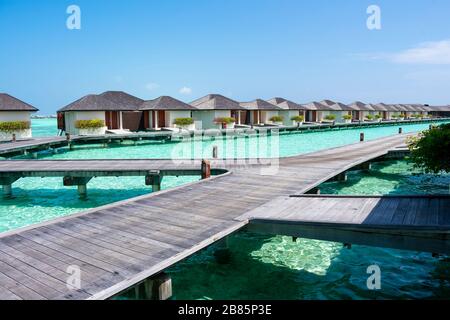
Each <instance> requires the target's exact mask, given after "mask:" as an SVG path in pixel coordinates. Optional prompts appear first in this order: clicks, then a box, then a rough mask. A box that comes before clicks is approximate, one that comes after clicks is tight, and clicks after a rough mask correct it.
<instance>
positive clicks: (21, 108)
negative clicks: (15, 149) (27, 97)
mask: <svg viewBox="0 0 450 320" xmlns="http://www.w3.org/2000/svg"><path fill="white" fill-rule="evenodd" d="M37 111H39V110H38V109H37V108H35V107H33V106H32V105H30V104H28V103H26V102H23V101H21V100H19V99H17V98H15V97H13V96H11V95H9V94H7V93H0V141H9V140H13V138H15V139H23V138H30V137H31V136H32V132H31V126H30V118H31V114H32V113H34V112H37Z"/></svg>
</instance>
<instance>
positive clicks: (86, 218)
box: [0, 136, 409, 298]
mask: <svg viewBox="0 0 450 320" xmlns="http://www.w3.org/2000/svg"><path fill="white" fill-rule="evenodd" d="M404 137H405V136H395V137H389V138H384V139H381V140H378V141H371V142H367V143H358V144H354V145H350V146H345V147H341V148H334V149H331V150H326V151H321V152H316V153H314V154H309V155H304V156H299V157H290V158H285V159H280V160H279V168H278V174H277V175H274V176H271V177H267V176H264V175H263V173H262V170H261V168H263V167H264V165H262V163H264V161H266V160H262V161H260V162H258V161H254V160H255V159H242V160H237V161H224V162H220V161H213V162H212V165H215V166H216V168H222V169H224V170H231V171H232V173H230V174H227V175H224V176H222V177H219V178H213V179H211V180H205V181H199V182H196V183H193V184H188V185H186V186H182V187H178V188H176V189H174V190H170V191H162V192H159V193H155V194H150V195H145V196H141V197H138V198H136V199H130V200H126V201H121V202H119V203H117V204H111V205H107V206H103V207H101V208H97V209H92V210H88V211H87V212H85V213H82V214H75V215H72V216H68V217H65V218H61V219H57V220H56V221H54V222H46V223H42V224H39V225H37V226H35V227H29V228H25V229H23V230H19V231H17V232H8V233H6V235H4V236H2V235H0V251H1V252H3V253H5V254H7V255H8V256H10V255H11V258H12V259H13V260H8V262H9V263H11V264H13V263H17V261H19V262H21V263H24V264H25V265H28V267H31V266H30V265H31V264H33V265H34V266H33V268H34V267H36V268H38V269H39V270H38V271H37V272H39V274H40V273H44V274H47V276H51V277H57V278H58V279H59V280H62V278H63V272H64V267H65V266H66V264H68V263H74V264H77V263H81V264H83V265H84V266H86V269H87V272H88V276H87V277H86V281H87V283H86V287H85V289H84V290H85V292H87V293H89V295H90V298H107V297H110V296H111V295H113V294H115V293H118V292H120V291H122V290H124V289H126V288H128V287H130V286H132V285H134V284H136V283H138V282H140V281H142V280H144V279H145V278H146V277H149V276H151V275H153V274H155V273H158V272H160V271H162V270H164V268H167V267H168V266H170V265H172V264H173V263H176V262H178V261H180V260H181V259H183V258H185V257H187V256H189V255H191V254H193V253H195V252H197V251H198V250H201V249H202V248H204V247H206V246H207V245H209V244H212V243H214V242H215V241H217V240H219V239H221V238H222V237H224V236H226V235H229V234H230V233H232V232H234V231H236V230H239V229H240V228H242V227H243V226H245V225H246V224H247V223H248V222H249V221H248V218H249V217H252V216H253V215H255V216H258V214H259V215H262V216H264V217H271V218H274V219H278V221H280V222H285V221H290V220H296V219H297V220H298V221H300V220H307V221H309V222H310V223H311V222H312V223H314V222H317V221H319V222H327V223H338V224H339V223H340V222H346V223H352V224H362V225H367V224H368V223H369V224H370V220H373V222H376V223H380V222H382V221H384V220H386V223H387V224H389V223H390V221H391V220H392V218H393V217H394V216H393V215H392V216H389V215H390V214H393V210H394V209H395V208H396V207H395V202H396V201H391V200H388V201H384V200H383V201H382V205H377V203H378V199H375V198H369V199H360V200H357V201H354V200H353V201H352V200H348V199H347V200H342V201H341V200H339V199H337V198H333V199H328V200H327V199H325V198H317V199H313V198H310V199H307V198H305V199H301V201H299V199H295V198H286V199H285V200H280V199H278V201H279V202H278V203H275V204H274V203H272V202H270V201H271V200H272V199H275V198H277V197H279V196H286V195H290V194H296V193H302V192H304V191H305V190H307V189H310V188H312V187H313V186H316V185H317V184H319V183H321V182H322V181H326V180H328V179H329V178H330V177H333V175H336V174H337V173H340V172H342V171H343V170H344V171H345V170H346V169H347V168H351V167H352V166H354V165H357V164H360V163H363V162H366V161H367V160H370V159H372V158H373V157H378V156H380V155H383V154H386V153H387V152H388V150H389V149H391V148H393V147H395V146H398V145H400V144H403V139H404ZM113 139H120V138H117V137H114V138H113ZM252 163H253V164H252ZM11 164H13V167H11V166H10V167H9V169H6V167H7V165H6V164H2V163H0V172H8V170H12V171H9V172H14V170H20V168H19V166H22V167H28V170H30V171H29V172H32V170H35V172H38V171H37V170H48V172H53V173H55V172H56V173H55V174H58V172H57V171H58V170H59V171H60V172H65V173H66V172H72V173H74V172H75V171H76V170H83V171H84V172H86V170H90V172H91V173H92V172H100V173H102V172H103V173H102V174H105V175H106V174H118V172H121V171H123V172H124V174H125V171H127V172H128V174H143V172H144V171H145V170H149V169H152V170H153V169H158V170H161V169H163V170H172V171H171V173H172V174H173V173H176V172H177V171H176V170H178V172H179V173H180V174H182V171H183V170H184V171H186V172H187V171H188V170H191V169H193V168H195V167H197V166H198V167H199V161H198V160H197V161H194V162H191V163H189V161H188V163H186V162H185V163H183V162H173V161H171V160H168V159H166V160H164V159H162V160H102V161H95V160H94V161H93V160H84V161H79V160H67V161H57V162H53V161H44V162H37V161H30V162H17V163H15V162H11ZM22 169H23V168H22ZM2 170H3V171H2ZM39 173H40V172H39ZM230 199H232V200H230ZM397 202H398V201H397ZM298 203H301V205H300V206H299V205H298ZM382 208H383V210H384V209H389V210H388V211H389V212H388V213H387V215H386V213H383V212H382V210H380V209H382ZM374 211H375V212H374ZM394 211H395V210H394ZM250 212H251V214H249V213H250ZM407 212H409V211H406V213H407ZM245 216H246V217H247V218H243V217H245ZM394 218H395V219H398V220H400V219H399V216H395V217H394ZM404 218H406V215H405V214H404V215H403V216H402V219H403V220H404ZM28 246H29V247H28ZM14 259H16V260H14ZM38 261H39V262H38ZM18 267H19V266H18ZM21 268H24V267H23V266H21ZM6 270H7V271H8V272H12V271H11V270H10V269H7V268H6ZM23 270H24V271H26V272H28V273H29V274H31V270H30V269H26V268H25V269H23ZM36 270H37V269H36ZM2 271H3V270H2V268H1V267H0V274H2ZM33 272H36V271H33ZM11 275H13V274H11ZM3 277H4V278H5V277H6V279H9V278H8V276H7V275H3ZM96 277H98V279H101V280H98V281H95V278H96ZM44 278H45V276H44ZM25 280H27V279H26V278H23V279H22V281H23V282H26V281H25ZM5 283H6V284H8V283H9V285H12V283H11V282H7V281H6V280H5ZM52 285H54V286H55V287H56V288H57V289H58V290H61V291H64V290H62V288H60V287H58V286H57V285H56V283H53V282H52ZM0 286H2V287H5V288H6V289H7V290H8V293H6V294H5V296H8V297H11V298H16V297H19V298H21V297H22V296H26V295H27V294H28V296H32V294H31V293H32V292H28V293H27V292H24V293H23V294H22V295H19V294H18V293H19V292H18V291H17V292H16V291H13V290H12V289H11V288H9V287H8V286H7V285H5V284H4V283H2V281H1V279H0ZM33 288H35V289H36V290H38V288H37V287H33ZM13 289H14V288H13ZM32 291H33V290H32ZM39 294H40V292H39V293H38V295H39ZM68 294H69V293H68V292H58V293H55V295H54V296H58V297H70V296H69V295H68ZM42 297H45V298H50V297H47V296H42Z"/></svg>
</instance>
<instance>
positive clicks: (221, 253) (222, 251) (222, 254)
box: [214, 237, 231, 264]
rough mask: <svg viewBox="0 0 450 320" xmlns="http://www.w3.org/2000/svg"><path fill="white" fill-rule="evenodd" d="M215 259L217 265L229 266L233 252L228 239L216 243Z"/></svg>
mask: <svg viewBox="0 0 450 320" xmlns="http://www.w3.org/2000/svg"><path fill="white" fill-rule="evenodd" d="M215 247H216V249H215V250H214V257H215V258H216V261H217V263H219V264H227V263H229V262H230V260H231V252H230V248H229V246H228V237H225V238H223V239H221V240H219V241H217V242H216V243H215Z"/></svg>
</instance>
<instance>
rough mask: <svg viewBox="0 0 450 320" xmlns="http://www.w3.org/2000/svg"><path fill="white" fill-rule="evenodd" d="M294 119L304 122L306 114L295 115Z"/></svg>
mask: <svg viewBox="0 0 450 320" xmlns="http://www.w3.org/2000/svg"><path fill="white" fill-rule="evenodd" d="M291 120H292V121H297V122H303V121H304V120H305V117H304V116H294V117H292V118H291Z"/></svg>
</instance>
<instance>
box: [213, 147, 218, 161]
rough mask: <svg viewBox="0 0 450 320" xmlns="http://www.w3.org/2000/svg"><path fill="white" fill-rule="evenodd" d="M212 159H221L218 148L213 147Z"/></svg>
mask: <svg viewBox="0 0 450 320" xmlns="http://www.w3.org/2000/svg"><path fill="white" fill-rule="evenodd" d="M212 157H213V158H214V159H217V158H218V157H219V148H218V147H217V146H213V151H212Z"/></svg>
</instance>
